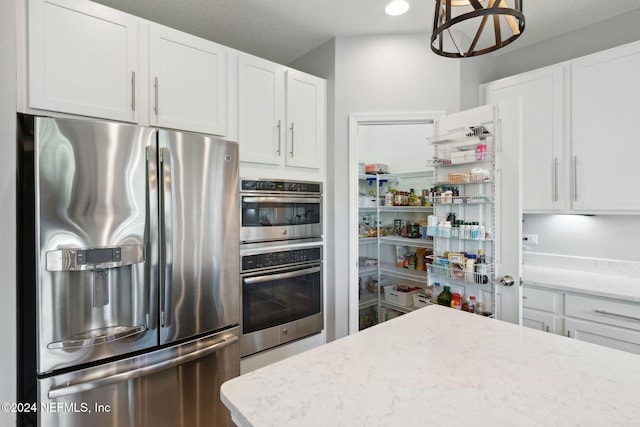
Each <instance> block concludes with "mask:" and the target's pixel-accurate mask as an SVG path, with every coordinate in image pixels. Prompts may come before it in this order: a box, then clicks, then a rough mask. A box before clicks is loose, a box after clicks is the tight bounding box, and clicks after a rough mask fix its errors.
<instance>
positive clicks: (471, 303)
mask: <svg viewBox="0 0 640 427" xmlns="http://www.w3.org/2000/svg"><path fill="white" fill-rule="evenodd" d="M475 311H476V297H475V296H473V295H471V296H470V297H469V313H475Z"/></svg>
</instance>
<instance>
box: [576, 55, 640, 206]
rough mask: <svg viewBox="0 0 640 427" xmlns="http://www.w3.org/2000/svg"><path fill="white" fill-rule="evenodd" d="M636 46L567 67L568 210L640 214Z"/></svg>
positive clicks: (638, 63)
mask: <svg viewBox="0 0 640 427" xmlns="http://www.w3.org/2000/svg"><path fill="white" fill-rule="evenodd" d="M639 75H640V43H634V44H630V45H625V46H622V47H619V48H615V49H611V50H607V51H604V52H601V53H598V54H594V55H589V56H587V57H584V58H581V59H578V60H575V61H573V62H572V63H571V82H572V83H571V92H572V99H571V101H572V102H571V108H572V117H571V124H572V126H571V133H572V145H571V148H572V152H571V156H572V159H571V160H572V164H573V179H574V182H573V194H572V207H573V209H574V210H578V211H585V212H600V211H610V210H617V211H639V210H640V185H638V181H639V180H640V172H638V170H639V169H638V159H640V136H639V135H640V133H639V132H638V123H637V121H638V119H639V118H640V78H638V76H639Z"/></svg>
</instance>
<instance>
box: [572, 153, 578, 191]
mask: <svg viewBox="0 0 640 427" xmlns="http://www.w3.org/2000/svg"><path fill="white" fill-rule="evenodd" d="M573 200H574V201H575V202H577V201H578V156H573Z"/></svg>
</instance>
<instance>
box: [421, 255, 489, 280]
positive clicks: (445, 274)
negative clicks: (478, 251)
mask: <svg viewBox="0 0 640 427" xmlns="http://www.w3.org/2000/svg"><path fill="white" fill-rule="evenodd" d="M444 261H446V262H447V263H446V264H440V263H441V262H444ZM478 265H482V266H483V267H482V268H483V271H481V272H478V271H476V270H475V268H476V265H474V271H466V270H465V265H464V264H462V263H449V261H448V260H446V259H443V258H441V257H435V256H434V257H432V263H431V264H430V265H429V266H428V268H429V273H431V274H432V275H435V276H438V277H440V278H443V279H451V280H457V281H459V282H465V283H475V284H477V285H486V284H491V282H492V277H493V272H494V268H495V267H494V265H493V264H478Z"/></svg>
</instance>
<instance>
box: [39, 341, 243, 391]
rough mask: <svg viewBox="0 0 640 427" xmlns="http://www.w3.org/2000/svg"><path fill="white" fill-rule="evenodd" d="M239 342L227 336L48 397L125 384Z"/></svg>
mask: <svg viewBox="0 0 640 427" xmlns="http://www.w3.org/2000/svg"><path fill="white" fill-rule="evenodd" d="M237 342H238V336H237V335H232V334H229V335H225V336H223V337H221V338H220V339H219V340H217V341H216V342H215V343H213V344H212V345H210V346H208V347H204V348H201V349H199V350H196V351H193V352H191V353H187V354H183V355H181V356H177V357H173V358H168V359H166V360H163V361H160V362H157V363H154V364H151V365H147V366H143V367H141V368H137V369H132V370H130V371H125V372H121V373H118V374H115V375H108V376H105V377H102V378H98V379H93V380H89V381H80V382H77V383H70V382H66V383H64V384H61V385H58V386H53V387H51V388H50V389H49V392H48V393H47V396H48V397H49V399H57V398H59V397H62V396H69V395H72V394H78V393H84V392H87V391H91V390H95V389H97V388H99V387H105V386H108V385H111V384H116V383H120V382H125V381H129V380H132V379H134V378H139V377H144V376H148V375H151V374H154V373H156V372H159V371H162V370H165V369H169V368H173V367H175V366H178V365H183V364H185V363H188V362H191V361H193V360H197V359H201V358H203V357H205V356H207V355H209V354H212V353H215V352H217V351H220V350H222V349H223V348H225V347H228V346H230V345H232V344H235V343H237Z"/></svg>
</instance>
